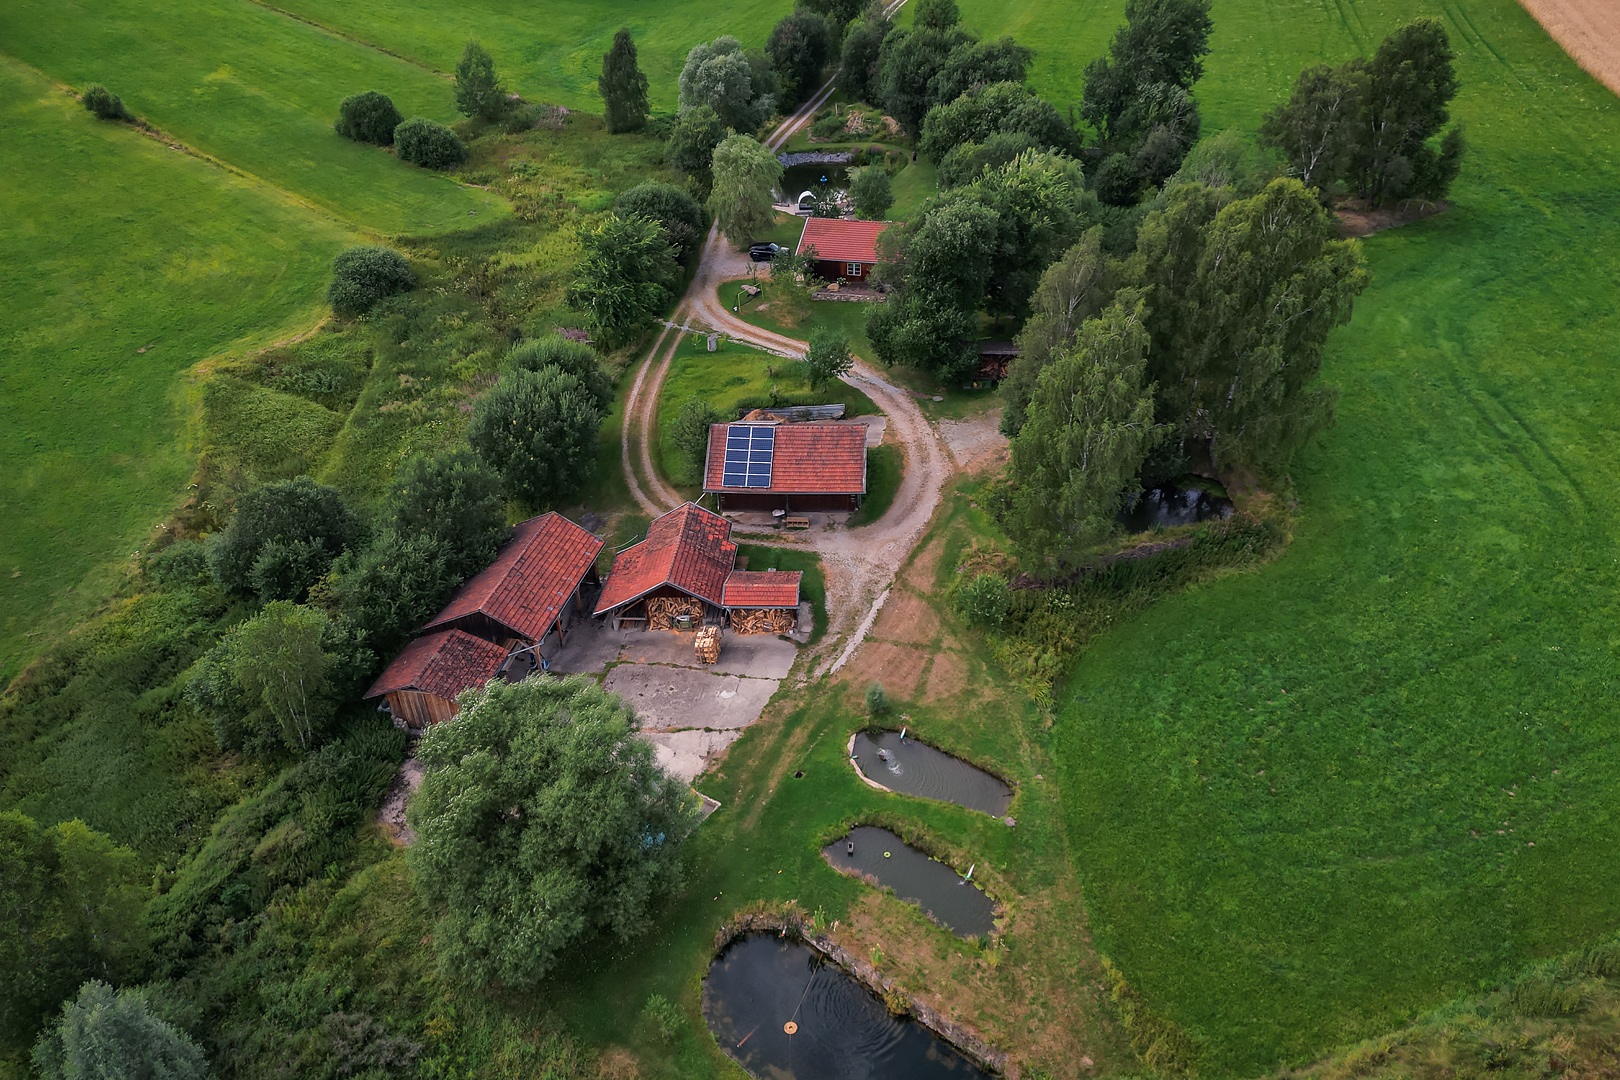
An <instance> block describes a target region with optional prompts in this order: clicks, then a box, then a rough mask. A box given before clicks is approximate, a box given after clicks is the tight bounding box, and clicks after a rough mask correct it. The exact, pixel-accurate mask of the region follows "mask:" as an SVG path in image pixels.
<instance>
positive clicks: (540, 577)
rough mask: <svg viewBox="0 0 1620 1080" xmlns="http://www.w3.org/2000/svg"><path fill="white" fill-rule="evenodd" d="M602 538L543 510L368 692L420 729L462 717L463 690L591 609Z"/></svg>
mask: <svg viewBox="0 0 1620 1080" xmlns="http://www.w3.org/2000/svg"><path fill="white" fill-rule="evenodd" d="M601 550H602V541H601V540H600V539H598V538H597V537H595V536H592V535H591V534H590V533H589V532H587V531H586V530H585V529H582V528H580V527H579V526H578V525H575V524H574V523H573V522H572V521H569V520H568V519H567V518H565V517H563V516H562V515H560V514H556V513H550V514H541V515H540V516H539V517H535V518H530V519H529V520H528V521H525V522H523V523H522V524H520V525H518V526H517V527H516V528H515V529H514V530H513V536H512V539H511V540H510V541H508V542H507V544H506V546H505V547H503V548H501V552H500V554H499V555H497V556H496V557H495V561H494V562H493V563H491V564H490V565H489V567H488V568H487V569H485V570H483V571H481V572H480V573H478V574H477V575H476V576H474V577H473V578H471V579H470V580H469V581H467V583H466V584H464V585H463V586H462V587H461V588H459V589H457V590H456V593H455V595H454V596H452V597H451V598H450V602H449V603H448V604H446V605H445V607H444V610H443V611H441V612H439V614H438V615H436V616H434V618H433V620H432V621H431V622H429V623H428V624H427V625H426V626H424V627H423V628H422V630H423V636H421V637H419V638H417V639H416V640H415V641H413V642H411V643H410V644H409V645H407V646H405V649H404V651H402V652H401V653H400V654H399V655H398V656H396V657H394V661H393V663H391V664H389V665H388V668H387V670H385V671H384V672H383V673H382V675H381V676H379V677H378V679H377V681H376V682H375V683H373V684H372V687H371V689H370V690H368V691H366V695H365V696H366V698H367V699H371V698H378V697H380V698H383V699H384V700H385V701H386V702H387V704H388V711H389V712H390V713H392V714H393V715H394V717H395V719H396V720H403V721H404V722H405V723H407V724H408V725H410V726H411V727H413V728H420V727H424V726H426V725H427V724H435V723H438V722H439V721H441V720H448V719H449V718H450V717H452V716H454V715H456V711H457V709H458V708H459V706H458V705H457V704H456V698H457V697H459V696H460V694H461V692H462V691H463V690H467V689H469V688H472V687H477V686H482V685H484V683H486V682H488V681H489V680H490V679H492V678H494V677H495V676H496V675H498V674H500V673H501V672H502V671H503V669H505V670H506V671H507V677H508V678H513V679H515V678H519V677H521V676H519V675H517V674H514V673H513V672H514V668H513V667H512V665H511V664H509V661H512V660H514V659H515V658H519V657H520V654H521V659H522V663H521V671H522V674H524V675H527V674H528V672H529V671H530V670H532V669H533V666H534V662H533V660H532V657H531V655H530V654H532V652H533V650H534V648H536V647H538V646H539V644H540V643H541V642H543V641H544V640H545V639H546V636H547V635H549V634H551V633H552V632H553V631H555V632H556V634H557V639H558V641H561V640H562V637H563V634H564V633H565V632H566V630H567V628H568V626H569V624H570V623H571V622H572V621H573V620H574V619H575V618H578V617H580V616H582V615H584V614H585V607H584V604H583V603H582V601H581V599H580V586H581V585H582V584H583V583H584V582H585V581H586V579H590V580H593V581H594V580H595V573H596V569H595V568H596V556H597V554H598V553H599V552H600V551H601Z"/></svg>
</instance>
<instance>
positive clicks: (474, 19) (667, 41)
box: [274, 0, 791, 112]
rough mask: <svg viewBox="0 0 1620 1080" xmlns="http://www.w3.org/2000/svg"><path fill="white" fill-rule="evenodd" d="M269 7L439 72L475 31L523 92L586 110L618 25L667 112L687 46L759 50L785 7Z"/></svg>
mask: <svg viewBox="0 0 1620 1080" xmlns="http://www.w3.org/2000/svg"><path fill="white" fill-rule="evenodd" d="M274 6H276V7H278V8H282V9H284V10H287V11H291V12H293V13H295V14H296V15H298V16H299V17H301V18H305V19H309V20H311V21H313V22H317V23H319V24H321V25H322V26H326V27H330V28H331V29H333V30H335V31H337V32H338V33H341V34H344V35H346V36H350V37H355V38H358V39H360V40H363V41H367V42H370V43H372V44H374V45H376V46H378V47H379V48H383V49H387V50H388V51H390V52H393V53H396V54H398V55H400V56H404V57H408V58H410V59H411V60H412V61H413V62H415V63H419V64H422V65H425V66H427V67H430V68H432V69H434V70H437V71H443V72H450V71H454V70H455V66H456V61H457V60H458V59H459V58H460V57H461V49H462V46H464V45H465V44H466V43H467V39H468V38H478V39H479V40H480V41H482V42H483V44H484V46H485V47H486V48H488V49H489V50H490V53H491V54H492V55H493V56H494V57H495V63H496V66H497V67H499V69H500V70H501V73H502V75H503V76H504V77H505V79H506V80H507V82H508V84H509V85H510V86H511V88H512V89H514V90H516V91H518V92H519V93H521V94H523V96H524V97H526V98H529V99H530V100H534V101H548V102H551V103H553V104H557V105H566V106H568V107H569V108H571V109H585V110H588V111H590V112H600V111H601V108H602V99H601V97H600V96H599V95H598V93H597V89H596V80H597V77H598V76H599V75H601V73H602V54H603V53H605V52H607V50H608V47H609V46H611V45H612V44H613V34H614V32H615V31H617V30H618V29H619V27H620V26H628V27H629V28H630V32H631V34H633V35H634V37H635V40H636V50H637V53H638V56H639V60H640V64H641V70H642V71H644V72H645V73H646V75H647V79H648V82H649V84H650V85H649V87H648V96H649V98H650V99H651V102H652V106H653V108H654V109H658V110H663V111H673V110H674V108H675V99H676V95H677V92H678V88H677V86H676V77H677V76H678V75H679V74H680V71H681V65H682V64H684V63H685V62H686V54H687V52H688V51H690V50H691V48H692V46H694V45H696V44H698V43H699V42H703V41H710V40H712V39H714V38H715V37H718V36H719V35H721V34H731V35H732V36H734V37H736V38H738V39H740V40H741V41H742V43H743V45H745V46H746V47H748V48H750V49H757V48H763V47H764V44H765V37H766V35H767V34H769V33H770V31H771V27H772V26H773V25H775V23H776V21H777V20H778V19H780V18H781V17H782V16H784V15H786V14H787V13H788V12H789V11H790V10H791V5H789V4H785V3H783V2H782V0H743V2H742V3H738V4H731V5H727V6H726V8H725V9H724V10H723V11H719V10H717V9H715V8H714V7H713V5H709V4H702V3H698V2H697V0H673V2H671V0H616V2H615V3H614V4H613V5H612V9H611V10H605V9H604V7H603V5H601V4H599V3H591V2H590V0H558V2H554V3H548V4H547V5H546V7H545V12H544V17H543V18H536V15H535V12H534V11H533V10H531V9H529V8H525V7H521V6H517V5H512V4H508V3H502V2H501V0H474V2H472V3H447V2H445V0H389V3H387V4H385V5H379V6H362V5H355V4H347V3H343V2H342V0H279V2H277V3H276V4H275V5H274Z"/></svg>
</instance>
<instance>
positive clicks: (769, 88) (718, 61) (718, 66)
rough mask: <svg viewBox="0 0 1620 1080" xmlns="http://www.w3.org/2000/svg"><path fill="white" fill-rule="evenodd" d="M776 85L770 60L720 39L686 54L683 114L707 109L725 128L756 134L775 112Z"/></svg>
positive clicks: (731, 39) (727, 38) (726, 38)
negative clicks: (757, 129)
mask: <svg viewBox="0 0 1620 1080" xmlns="http://www.w3.org/2000/svg"><path fill="white" fill-rule="evenodd" d="M777 82H778V80H777V77H776V74H775V72H774V71H773V70H772V69H771V62H770V60H769V59H768V58H766V57H765V56H763V55H760V56H757V57H756V56H750V55H749V54H747V53H745V52H744V51H743V47H742V42H740V41H738V40H737V39H736V38H734V37H731V36H729V35H724V36H721V37H717V38H715V39H714V40H713V41H710V42H706V43H704V44H702V45H695V46H693V47H692V51H691V52H689V53H687V54H686V64H685V66H684V67H682V68H681V75H680V91H681V94H680V102H681V112H682V113H683V114H684V113H685V112H686V111H687V110H688V109H693V108H697V107H698V106H707V107H709V108H710V109H713V110H714V113H715V115H716V116H718V117H719V118H720V121H721V123H722V124H724V125H725V126H726V127H729V128H732V129H734V130H736V131H753V130H755V129H756V128H758V127H759V126H760V125H761V124H763V123H764V122H765V121H766V120H768V119H770V117H771V114H772V113H773V112H775V111H776V94H777V91H778V89H779V87H778V85H777Z"/></svg>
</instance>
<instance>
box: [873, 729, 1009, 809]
mask: <svg viewBox="0 0 1620 1080" xmlns="http://www.w3.org/2000/svg"><path fill="white" fill-rule="evenodd" d="M850 755H851V756H852V757H853V758H854V759H855V763H856V765H858V766H859V768H860V770H861V772H862V773H864V774H865V775H866V777H867V779H869V780H872V781H874V782H875V783H878V784H882V785H883V786H884V787H886V788H888V789H889V790H890V791H898V792H900V793H901V794H903V795H921V796H922V797H923V798H925V799H939V800H941V801H943V802H953V803H955V804H956V805H958V806H965V807H967V808H968V809H969V810H982V811H984V812H985V813H986V814H989V815H990V816H991V817H1001V816H1003V815H1004V814H1006V813H1007V807H1008V805H1010V804H1011V803H1012V797H1013V792H1012V788H1010V787H1008V786H1007V784H1006V782H1005V781H1003V780H1002V779H1000V778H999V777H995V776H991V775H990V774H989V773H987V772H985V771H984V770H983V769H976V768H974V767H973V766H972V765H969V764H968V763H967V762H965V761H963V760H962V759H961V758H954V757H952V756H951V755H949V754H947V753H944V752H943V751H940V750H935V749H934V748H933V747H932V746H929V745H928V744H927V743H920V742H918V741H917V740H916V739H913V738H906V737H904V733H903V732H899V731H885V732H883V733H882V734H880V735H879V736H878V737H877V738H876V739H873V738H872V737H871V736H870V735H868V734H867V733H866V732H864V731H862V732H860V733H858V734H857V735H856V736H855V739H854V741H853V744H852V745H851V747H850Z"/></svg>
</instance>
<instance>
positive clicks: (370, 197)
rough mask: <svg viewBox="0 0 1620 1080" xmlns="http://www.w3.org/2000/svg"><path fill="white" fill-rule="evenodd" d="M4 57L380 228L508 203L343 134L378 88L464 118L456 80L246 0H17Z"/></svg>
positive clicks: (8, 18)
mask: <svg viewBox="0 0 1620 1080" xmlns="http://www.w3.org/2000/svg"><path fill="white" fill-rule="evenodd" d="M0 53H7V54H10V55H11V56H14V57H16V58H18V59H20V60H22V61H24V62H25V63H28V64H31V65H33V66H34V67H35V68H37V69H39V70H40V71H41V72H43V73H44V74H45V75H46V76H47V77H49V78H51V79H53V80H56V81H58V82H61V83H66V84H70V85H71V86H73V87H74V88H75V89H82V88H83V87H84V86H86V85H88V84H90V83H98V82H99V83H104V84H106V85H107V87H108V88H109V89H111V90H112V91H113V93H115V94H118V95H120V96H121V97H122V98H123V100H124V104H125V105H126V106H128V108H129V109H130V110H131V111H132V112H134V113H136V114H137V115H139V116H141V117H143V118H145V119H146V120H147V121H148V122H150V123H152V124H154V125H155V126H157V127H158V128H159V129H161V130H162V131H163V132H164V133H165V134H167V135H169V136H171V137H172V138H174V139H177V140H179V141H180V142H182V143H184V144H186V145H187V146H190V147H192V148H194V149H196V150H198V151H200V152H202V153H204V154H208V155H210V156H212V157H215V158H217V159H219V160H221V161H223V162H225V163H226V164H227V165H229V166H230V167H231V168H232V169H237V170H241V171H243V172H245V173H247V174H249V175H251V176H254V177H257V178H259V179H261V180H263V181H265V182H267V183H270V184H273V185H275V186H277V187H280V188H282V189H284V190H286V191H288V192H290V193H292V194H293V195H295V196H297V197H298V198H301V199H305V200H307V201H308V202H309V203H311V204H312V205H314V206H317V207H319V208H320V209H321V210H322V211H324V212H326V213H328V214H332V215H335V216H337V217H339V218H342V219H343V220H345V221H347V222H350V223H352V224H353V225H355V226H358V227H360V228H363V229H368V230H375V231H377V232H381V233H404V232H426V231H429V230H443V229H451V228H459V227H462V226H465V225H467V224H468V223H469V222H471V221H474V220H478V219H480V218H482V219H488V218H491V217H496V216H500V215H503V214H505V213H507V209H506V203H505V200H503V199H500V198H499V197H498V196H496V195H494V194H492V193H490V192H487V191H480V190H476V189H471V188H465V187H462V186H460V185H458V184H456V183H455V182H454V181H452V180H450V179H448V178H447V177H445V176H443V175H441V174H439V173H435V172H432V171H429V170H426V169H419V168H417V167H416V166H413V165H407V164H405V163H404V162H402V161H399V160H397V159H395V158H394V157H393V156H392V155H391V154H390V153H388V152H387V151H385V150H382V149H379V148H377V147H374V146H368V145H365V144H363V143H357V142H354V141H352V140H350V139H346V138H343V137H342V136H340V135H338V134H337V132H335V131H333V130H332V124H333V122H334V121H335V120H336V119H337V109H338V104H339V102H341V101H342V100H343V98H345V97H347V96H348V95H350V94H356V93H359V92H361V91H363V90H379V91H381V92H383V93H385V94H388V95H389V96H390V97H391V98H393V100H394V104H395V105H396V106H397V107H398V108H399V111H400V112H401V114H403V115H404V116H406V117H411V116H427V117H429V118H431V119H434V120H439V121H443V122H449V121H451V120H454V119H456V118H457V117H456V112H455V108H454V102H453V97H452V87H451V84H450V82H449V81H448V80H446V79H444V78H442V77H440V76H437V75H434V74H433V73H432V72H430V71H425V70H423V69H422V68H420V67H417V66H416V65H414V64H410V63H407V62H405V61H403V60H400V59H398V58H396V57H392V56H388V55H386V54H384V53H381V52H378V51H377V50H375V49H372V48H368V47H366V46H364V45H361V44H357V43H355V42H352V41H345V40H344V39H342V38H339V37H334V36H333V35H331V34H328V33H325V32H323V31H321V30H319V29H317V28H315V27H313V26H309V25H306V24H305V23H302V22H299V21H298V20H296V19H292V18H289V17H288V16H286V15H283V14H279V13H277V12H276V11H274V10H272V9H271V8H269V7H266V6H262V5H258V4H254V3H250V2H248V0H198V2H189V0H188V2H181V0H107V2H105V3H99V4H96V5H95V6H94V7H90V6H87V5H83V4H51V3H46V2H44V0H12V2H11V3H8V4H6V5H5V9H4V10H3V11H0Z"/></svg>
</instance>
